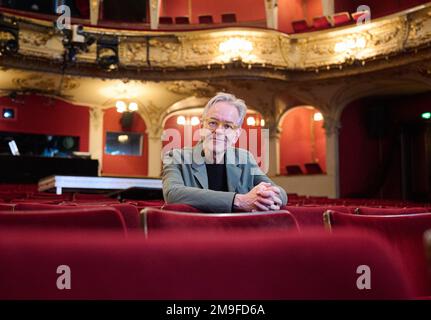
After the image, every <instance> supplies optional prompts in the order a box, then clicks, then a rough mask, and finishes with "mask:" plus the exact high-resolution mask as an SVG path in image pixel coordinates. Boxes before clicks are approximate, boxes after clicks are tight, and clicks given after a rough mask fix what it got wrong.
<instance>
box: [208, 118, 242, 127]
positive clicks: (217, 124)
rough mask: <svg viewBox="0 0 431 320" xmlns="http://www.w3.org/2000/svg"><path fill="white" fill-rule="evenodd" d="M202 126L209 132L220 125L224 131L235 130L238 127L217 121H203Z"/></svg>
mask: <svg viewBox="0 0 431 320" xmlns="http://www.w3.org/2000/svg"><path fill="white" fill-rule="evenodd" d="M203 123H204V125H205V126H206V127H207V128H208V129H210V130H217V128H218V127H219V126H220V125H221V127H222V128H223V129H225V130H236V129H238V128H239V126H238V125H236V124H234V123H232V122H228V121H220V120H217V119H213V118H210V119H203Z"/></svg>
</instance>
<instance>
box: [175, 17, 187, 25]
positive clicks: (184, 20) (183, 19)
mask: <svg viewBox="0 0 431 320" xmlns="http://www.w3.org/2000/svg"><path fill="white" fill-rule="evenodd" d="M175 23H176V24H189V23H190V20H189V17H175Z"/></svg>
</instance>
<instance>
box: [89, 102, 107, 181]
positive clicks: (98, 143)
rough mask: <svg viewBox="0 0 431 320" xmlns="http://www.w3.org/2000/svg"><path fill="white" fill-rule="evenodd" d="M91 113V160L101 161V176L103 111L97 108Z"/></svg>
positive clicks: (92, 109) (100, 163)
mask: <svg viewBox="0 0 431 320" xmlns="http://www.w3.org/2000/svg"><path fill="white" fill-rule="evenodd" d="M89 112H90V139H89V140H90V141H89V142H90V143H89V144H90V145H89V151H90V155H91V159H95V160H99V175H100V173H101V170H102V160H103V112H104V111H103V110H102V109H100V108H97V107H93V108H90V109H89Z"/></svg>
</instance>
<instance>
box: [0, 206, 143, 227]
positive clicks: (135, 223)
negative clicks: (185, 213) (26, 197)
mask: <svg viewBox="0 0 431 320" xmlns="http://www.w3.org/2000/svg"><path fill="white" fill-rule="evenodd" d="M107 207H111V208H115V209H117V210H118V212H119V213H120V214H121V215H122V217H123V219H124V223H125V224H126V227H127V228H128V229H139V228H140V227H141V224H140V223H141V222H140V220H139V211H138V209H137V207H135V206H133V205H130V204H108V205H106V204H103V203H101V204H98V205H82V204H76V203H68V204H66V205H55V204H40V203H17V204H16V205H15V208H14V210H16V211H33V210H56V211H59V210H61V211H63V210H69V209H80V208H87V209H95V208H97V209H100V208H101V209H103V208H107ZM0 208H1V207H0Z"/></svg>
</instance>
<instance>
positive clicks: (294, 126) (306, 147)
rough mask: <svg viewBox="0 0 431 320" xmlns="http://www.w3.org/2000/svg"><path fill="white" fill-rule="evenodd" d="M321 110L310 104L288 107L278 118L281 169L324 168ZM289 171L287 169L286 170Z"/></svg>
mask: <svg viewBox="0 0 431 320" xmlns="http://www.w3.org/2000/svg"><path fill="white" fill-rule="evenodd" d="M323 120H324V119H323V115H322V113H321V112H320V111H319V110H318V109H316V108H314V107H311V106H300V107H295V108H292V109H290V110H288V111H287V112H286V113H285V114H284V115H283V117H282V118H281V119H280V125H279V127H280V128H281V136H280V173H281V174H282V175H286V174H287V175H291V174H306V173H310V174H315V173H319V168H320V170H321V173H324V172H326V135H325V129H324V128H323ZM288 171H289V172H288Z"/></svg>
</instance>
